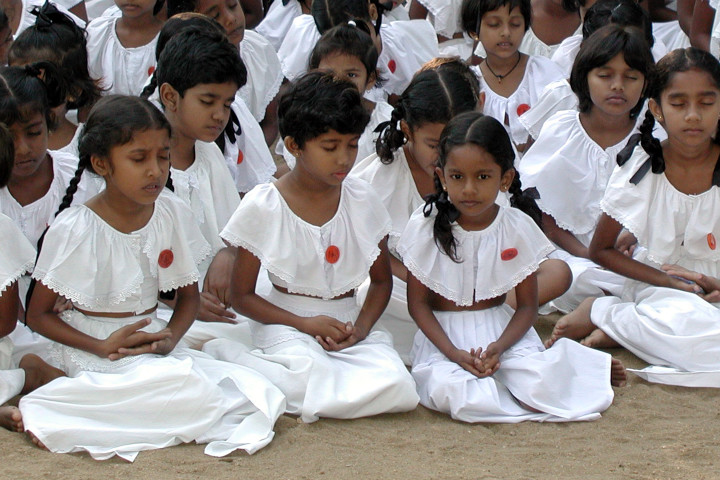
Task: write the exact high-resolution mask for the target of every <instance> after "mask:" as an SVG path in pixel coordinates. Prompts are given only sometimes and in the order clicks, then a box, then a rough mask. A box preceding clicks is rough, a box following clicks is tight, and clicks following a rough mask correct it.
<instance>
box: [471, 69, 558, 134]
mask: <svg viewBox="0 0 720 480" xmlns="http://www.w3.org/2000/svg"><path fill="white" fill-rule="evenodd" d="M473 70H474V71H475V73H476V74H477V75H478V77H479V78H480V90H481V91H483V92H485V106H484V108H483V112H484V113H485V115H489V116H491V117H493V118H495V119H497V120H498V121H499V122H500V123H502V124H504V125H505V128H506V129H507V130H508V133H509V134H510V138H511V139H512V141H513V143H514V144H515V145H522V144H524V143H526V142H527V141H528V136H529V134H530V132H528V130H527V129H526V128H525V126H524V125H523V124H522V123H520V120H519V117H520V116H522V115H524V114H525V113H527V111H528V110H530V109H531V108H532V107H533V106H534V105H535V104H536V102H538V100H539V99H540V95H541V94H542V92H543V90H544V89H545V87H546V86H547V85H548V84H549V83H552V82H555V81H558V80H562V79H563V78H564V77H563V73H562V72H561V71H560V68H558V66H557V65H555V64H554V63H553V62H552V61H550V60H548V59H547V58H543V57H534V56H530V57H529V58H528V61H527V65H526V67H525V75H524V76H523V78H522V81H521V82H520V85H518V87H517V89H516V90H515V91H514V92H513V93H512V94H511V95H510V96H509V97H503V96H501V95H498V94H497V93H495V92H494V91H493V89H492V88H490V87H489V86H488V85H487V83H486V82H485V79H484V78H483V76H482V71H481V70H480V68H479V67H473ZM506 117H507V119H508V121H509V125H506V124H505V118H506Z"/></svg>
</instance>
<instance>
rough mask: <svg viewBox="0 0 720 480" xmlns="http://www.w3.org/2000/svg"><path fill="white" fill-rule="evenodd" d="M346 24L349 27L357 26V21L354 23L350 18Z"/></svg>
mask: <svg viewBox="0 0 720 480" xmlns="http://www.w3.org/2000/svg"><path fill="white" fill-rule="evenodd" d="M348 25H350V26H351V27H357V23H355V20H350V21H349V22H348Z"/></svg>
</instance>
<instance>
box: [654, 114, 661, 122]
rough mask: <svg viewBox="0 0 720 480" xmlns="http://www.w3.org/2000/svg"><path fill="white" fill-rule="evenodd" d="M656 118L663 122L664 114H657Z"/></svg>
mask: <svg viewBox="0 0 720 480" xmlns="http://www.w3.org/2000/svg"><path fill="white" fill-rule="evenodd" d="M655 119H656V120H657V121H658V122H662V120H663V117H662V115H657V116H655Z"/></svg>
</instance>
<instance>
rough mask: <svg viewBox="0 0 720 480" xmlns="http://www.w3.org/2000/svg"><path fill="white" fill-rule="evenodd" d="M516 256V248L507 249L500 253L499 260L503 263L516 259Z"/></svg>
mask: <svg viewBox="0 0 720 480" xmlns="http://www.w3.org/2000/svg"><path fill="white" fill-rule="evenodd" d="M517 254H518V251H517V248H507V249H505V250H503V251H502V252H500V259H501V260H503V261H508V260H512V259H513V258H515V257H517Z"/></svg>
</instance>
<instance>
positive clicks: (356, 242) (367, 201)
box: [203, 177, 418, 422]
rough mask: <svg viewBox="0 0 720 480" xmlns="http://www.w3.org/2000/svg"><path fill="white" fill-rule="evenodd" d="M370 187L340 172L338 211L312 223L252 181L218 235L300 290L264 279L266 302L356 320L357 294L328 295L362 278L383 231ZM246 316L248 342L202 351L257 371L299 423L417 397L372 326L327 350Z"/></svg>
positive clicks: (400, 404) (383, 216) (398, 408)
mask: <svg viewBox="0 0 720 480" xmlns="http://www.w3.org/2000/svg"><path fill="white" fill-rule="evenodd" d="M371 192H372V190H371V187H370V186H369V185H368V184H367V183H365V182H363V181H362V180H359V179H356V178H351V177H349V178H347V179H346V180H345V182H343V184H342V193H341V198H340V203H339V205H338V209H337V212H336V213H335V215H334V216H333V218H332V219H331V220H329V221H328V222H327V223H326V224H324V225H322V226H315V225H311V224H309V223H307V222H305V221H304V220H303V219H301V218H299V217H297V216H296V215H295V214H294V213H293V212H292V210H291V209H290V207H289V206H288V205H287V204H286V203H285V200H284V199H283V197H282V195H281V194H280V192H279V191H278V190H277V188H276V187H275V185H274V184H267V185H259V186H257V187H255V189H253V190H252V191H251V192H250V193H248V194H247V195H246V196H245V197H244V198H243V201H242V202H241V203H240V208H238V209H237V211H236V212H235V214H234V215H233V217H232V218H231V219H230V222H229V223H228V225H227V226H226V227H225V230H223V232H222V234H221V235H222V237H223V238H224V239H225V240H227V241H228V242H230V243H231V244H233V245H237V246H241V247H243V248H245V249H247V250H248V251H250V252H251V253H252V254H253V255H255V256H256V257H257V258H258V259H259V260H260V262H261V263H262V266H263V267H265V268H266V269H267V271H268V276H269V278H270V280H271V281H272V283H273V284H275V285H278V286H280V287H284V288H287V289H288V291H289V292H291V293H299V294H301V295H293V294H285V293H280V292H279V291H278V290H277V289H275V288H272V289H271V291H270V293H269V294H268V296H267V297H266V300H268V301H269V302H270V303H272V304H274V305H276V306H279V307H280V308H282V309H284V310H287V311H290V312H292V313H294V314H296V315H300V316H303V317H311V316H315V315H329V316H331V317H334V318H336V319H338V320H339V321H341V322H343V323H345V322H355V320H356V318H357V315H358V313H359V311H360V307H359V306H357V305H356V303H355V298H353V297H348V298H342V299H339V300H331V299H332V298H334V297H337V296H339V295H341V294H344V293H347V292H349V291H352V290H353V289H355V288H357V287H358V286H359V285H360V284H361V283H362V282H363V281H364V280H365V278H366V277H367V275H368V271H369V270H370V267H371V266H372V264H373V262H374V261H375V259H376V258H377V256H378V254H379V253H380V250H379V248H378V243H379V242H380V241H381V240H382V239H383V238H384V237H385V235H387V233H388V231H389V230H390V219H389V218H388V215H387V212H385V209H384V208H383V206H382V204H381V203H380V202H379V201H377V200H376V199H375V196H374V195H373V194H372V193H371ZM333 255H334V256H333ZM333 262H334V263H333ZM304 295H311V296H312V297H309V296H304ZM249 322H250V329H251V332H252V341H253V344H254V347H255V348H254V349H253V350H252V351H246V350H245V349H243V346H242V345H241V344H239V343H237V342H232V341H229V340H221V339H218V340H211V341H209V342H208V343H206V344H205V346H204V347H203V351H204V352H207V353H210V354H211V355H212V356H214V357H216V358H220V359H221V360H227V361H233V362H236V363H239V364H241V365H245V366H248V367H251V368H254V369H256V370H258V371H259V372H261V373H263V374H264V375H265V376H266V377H268V378H269V379H270V380H271V381H272V382H273V383H275V384H276V385H277V386H278V387H279V388H280V389H281V390H282V391H283V393H285V395H286V396H287V401H288V406H287V412H288V413H290V414H293V415H299V416H300V417H301V419H302V420H303V421H304V422H313V421H316V420H317V419H318V418H319V417H331V418H358V417H365V416H370V415H376V414H380V413H388V412H404V411H409V410H412V409H414V408H415V406H416V405H417V402H418V398H417V394H416V393H415V384H414V382H413V380H412V377H411V376H410V374H409V373H408V371H407V369H406V368H405V366H404V365H403V363H402V361H401V360H400V357H399V356H398V354H397V353H396V352H395V351H394V350H393V348H392V345H391V341H390V338H389V337H388V336H387V334H385V333H383V332H379V331H374V330H373V331H372V332H371V333H370V334H369V335H368V336H367V338H366V339H365V340H363V341H361V342H359V343H357V344H355V345H353V346H351V347H348V348H345V349H343V350H341V351H339V352H327V351H325V350H324V349H323V348H322V347H321V346H320V344H319V343H318V342H317V341H316V340H315V339H314V338H313V337H311V336H310V335H307V334H305V333H303V332H300V331H299V330H296V329H294V328H292V327H289V326H284V325H279V324H264V323H260V322H257V321H254V320H249Z"/></svg>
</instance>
